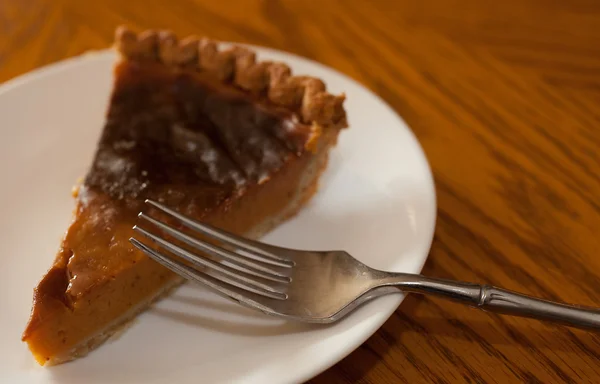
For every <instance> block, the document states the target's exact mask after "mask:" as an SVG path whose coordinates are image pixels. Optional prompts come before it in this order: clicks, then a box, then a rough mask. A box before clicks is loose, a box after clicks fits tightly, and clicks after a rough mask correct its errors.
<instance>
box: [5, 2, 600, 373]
mask: <svg viewBox="0 0 600 384" xmlns="http://www.w3.org/2000/svg"><path fill="white" fill-rule="evenodd" d="M120 23H127V24H129V25H130V26H132V27H134V28H136V29H143V28H150V27H165V26H169V27H172V29H173V30H174V31H175V32H176V33H177V34H179V35H186V34H190V33H196V34H201V35H209V36H211V37H214V38H218V39H222V40H233V41H241V42H247V43H253V44H259V45H266V46H271V47H274V48H278V49H283V50H288V51H292V52H295V53H298V54H300V55H304V56H307V57H309V58H312V59H315V60H318V61H321V62H323V63H325V64H327V65H330V66H332V67H334V68H336V69H338V70H340V71H342V72H344V73H346V74H348V75H350V76H352V77H353V78H355V79H357V80H358V81H360V82H361V83H363V84H365V85H366V86H367V87H369V88H371V89H372V90H374V91H375V92H377V93H378V94H379V95H381V96H382V97H383V98H384V99H385V100H386V101H387V102H388V103H390V104H391V105H392V107H393V108H394V109H395V110H396V111H398V113H399V114H400V115H402V117H403V118H404V119H405V120H406V121H407V123H408V124H409V126H410V127H411V128H412V129H413V130H414V132H415V133H416V135H417V136H418V138H419V140H420V141H421V143H422V145H423V147H424V149H425V152H426V153H427V156H428V157H429V160H430V163H431V166H432V168H433V172H434V174H435V179H436V184H437V185H436V186H437V193H438V204H439V212H438V222H437V229H436V236H435V241H434V243H433V247H432V250H431V255H430V258H429V261H428V262H427V265H426V266H425V269H424V273H425V274H427V275H431V276H438V277H446V278H452V279H461V280H470V281H477V282H485V283H489V284H494V285H499V286H503V287H506V288H510V289H515V290H519V291H523V292H526V293H530V294H533V295H538V296H541V297H545V298H548V299H553V300H564V301H570V302H576V303H580V304H586V305H594V304H595V305H600V294H599V291H600V273H599V272H598V271H600V240H599V237H598V234H599V230H598V229H599V228H600V198H599V197H600V172H599V171H600V152H599V150H598V149H599V146H600V44H599V42H600V3H598V2H597V1H595V0H589V1H583V0H582V1H574V0H570V1H563V2H551V1H545V0H527V1H526V0H511V1H507V2H503V1H485V0H477V1H466V0H444V1H441V0H439V1H428V0H420V1H410V0H403V1H393V0H390V1H385V0H382V1H367V0H355V1H347V0H340V1H330V0H320V1H311V0H306V1H303V0H298V1H266V0H265V1H245V0H238V1H226V0H222V1H214V0H203V1H191V0H179V1H176V2H173V5H167V4H166V3H164V2H163V3H160V4H159V3H158V2H151V1H126V0H111V1H85V2H84V1H76V0H74V1H66V0H12V1H11V0H5V1H2V2H0V81H5V80H8V79H10V78H12V77H14V76H17V75H19V74H22V73H24V72H27V71H29V70H31V69H34V68H36V67H39V66H41V65H45V64H48V63H51V62H54V61H57V60H60V59H63V58H66V57H69V56H73V55H76V54H79V53H82V52H84V51H86V50H89V49H98V48H104V47H106V46H108V45H109V43H110V42H111V39H112V34H113V30H114V27H115V26H116V25H118V24H120ZM350 97H352V96H351V95H350ZM350 123H352V122H350ZM599 359H600V338H599V337H598V336H597V335H594V334H591V333H586V332H583V331H578V330H573V329H567V328H563V327H559V326H555V325H550V324H543V323H540V322H536V321H533V320H525V319H516V318H509V317H500V316H497V315H491V314H486V313H483V312H479V311H475V310H472V309H468V308H465V307H462V306H460V305H456V304H453V303H449V302H445V301H442V300H438V299H433V298H429V297H417V296H411V297H408V298H407V299H406V300H405V302H404V303H403V304H402V306H401V308H400V309H399V310H398V311H396V313H395V314H394V315H393V316H392V317H391V318H390V319H389V321H388V322H387V323H386V324H385V325H384V326H383V328H381V329H380V330H379V331H378V332H377V333H376V334H375V335H374V336H373V337H372V338H371V339H370V340H369V341H367V342H366V343H365V344H364V345H362V346H361V347H360V348H359V349H358V350H356V351H355V352H354V353H352V354H351V355H350V356H349V357H347V358H346V359H344V360H343V361H342V362H340V363H339V364H337V365H336V366H334V367H333V368H331V369H330V370H328V371H326V372H325V373H323V374H322V375H320V376H319V377H317V378H315V379H314V382H315V383H355V382H361V383H396V382H408V383H419V382H435V383H449V382H477V383H481V382H490V383H494V382H497V383H511V382H530V383H559V382H572V383H583V382H600V365H599V364H598V362H599Z"/></svg>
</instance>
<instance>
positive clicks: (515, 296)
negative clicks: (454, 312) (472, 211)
mask: <svg viewBox="0 0 600 384" xmlns="http://www.w3.org/2000/svg"><path fill="white" fill-rule="evenodd" d="M386 275H387V276H382V277H381V279H378V280H380V281H379V282H380V284H377V286H379V287H386V286H388V287H389V286H395V287H398V288H400V289H401V290H402V291H406V292H413V293H420V294H428V295H429V294H430V295H435V296H440V297H444V298H447V299H451V300H454V301H458V302H461V303H464V304H467V305H470V306H472V307H475V308H479V309H482V310H484V311H489V312H495V313H501V314H506V315H513V316H521V317H529V318H533V319H538V320H547V321H552V322H556V323H561V324H564V325H568V326H572V327H577V328H586V329H600V309H598V308H590V307H583V306H576V305H568V304H563V303H557V302H552V301H548V300H543V299H538V298H535V297H532V296H527V295H524V294H521V293H517V292H514V291H509V290H507V289H503V288H497V287H493V286H490V285H479V284H473V283H463V282H458V281H452V280H445V279H436V278H431V277H425V276H421V275H410V274H402V273H399V274H387V273H386Z"/></svg>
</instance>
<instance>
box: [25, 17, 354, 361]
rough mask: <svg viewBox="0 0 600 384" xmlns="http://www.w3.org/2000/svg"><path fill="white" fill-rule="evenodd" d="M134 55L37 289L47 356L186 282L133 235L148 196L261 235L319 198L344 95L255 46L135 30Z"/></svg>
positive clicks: (94, 339) (95, 340)
mask: <svg viewBox="0 0 600 384" xmlns="http://www.w3.org/2000/svg"><path fill="white" fill-rule="evenodd" d="M117 48H118V50H119V52H120V53H121V55H122V60H120V62H119V63H117V65H116V67H115V83H114V88H113V93H112V96H111V102H110V106H109V109H108V112H107V117H106V122H105V126H104V130H103V133H102V135H101V138H100V141H99V144H98V149H97V152H96V155H95V158H94V161H93V163H92V165H91V168H90V169H89V171H88V174H87V176H86V177H85V179H84V180H83V182H82V183H81V184H80V185H79V187H78V189H77V192H76V210H75V217H74V221H73V223H72V224H71V226H70V228H69V229H68V231H67V233H66V235H65V237H64V239H63V242H62V245H61V248H60V250H59V252H58V254H57V256H56V259H55V261H54V264H53V266H52V267H51V269H50V270H49V271H48V273H47V274H46V275H45V276H44V277H43V279H42V281H41V282H40V283H39V285H38V287H37V288H36V290H35V293H34V305H33V309H32V314H31V319H30V322H29V324H28V326H27V328H26V330H25V332H24V334H23V340H24V341H27V342H28V344H29V347H30V349H31V350H32V352H33V354H34V356H35V357H36V359H37V360H38V361H39V362H40V363H42V364H44V363H45V362H50V363H53V364H54V363H60V362H63V361H68V360H71V359H73V358H76V357H78V356H80V355H83V354H85V353H87V351H88V350H89V349H92V348H93V347H95V346H96V345H97V344H99V343H101V342H102V340H103V339H104V338H105V337H107V336H109V334H110V333H111V332H112V331H111V330H110V329H109V328H110V327H113V326H115V325H118V323H121V322H123V321H125V320H127V319H128V318H130V317H131V316H133V315H135V313H136V312H137V311H139V309H141V308H142V307H143V306H145V305H147V304H148V303H149V302H150V301H151V300H152V299H154V298H155V297H156V296H157V295H158V294H159V293H161V292H162V291H163V290H164V289H165V288H166V287H169V286H172V285H173V284H175V283H176V282H177V281H179V278H178V277H176V276H175V275H174V274H172V273H171V272H169V271H168V270H166V269H165V268H163V267H162V266H160V265H158V264H157V263H155V262H154V261H152V260H150V259H148V258H147V257H146V256H145V255H144V254H142V253H141V252H139V251H137V250H136V249H135V248H134V247H133V246H132V245H131V244H130V243H129V238H130V237H131V235H132V230H131V227H132V226H133V225H134V223H135V220H136V216H137V214H138V212H140V211H141V210H142V205H143V201H144V200H145V199H153V200H156V201H159V202H161V203H163V204H165V205H167V206H169V207H172V208H174V209H176V210H178V211H180V212H182V213H184V214H186V215H189V216H191V217H194V218H196V219H199V220H205V221H208V222H211V223H213V224H215V225H218V226H221V227H223V228H225V229H227V230H230V231H233V232H237V233H240V234H254V235H260V234H261V233H264V232H265V231H268V230H269V229H271V228H272V227H273V226H274V225H276V224H277V223H278V222H279V221H280V220H281V219H284V218H286V217H288V216H291V215H292V214H294V213H295V211H297V209H298V208H300V206H301V205H302V204H303V203H304V202H305V201H306V200H307V199H308V198H309V197H310V196H311V195H312V193H314V189H315V184H316V180H317V178H318V175H319V173H320V171H321V170H322V169H323V167H324V166H325V162H326V159H327V151H328V149H329V147H331V146H332V145H333V144H334V143H335V141H336V138H337V134H338V132H339V129H341V128H343V127H345V126H346V122H345V113H344V110H343V108H342V102H343V97H340V96H333V95H330V94H328V93H326V92H325V88H324V84H322V82H321V81H320V80H318V79H313V78H309V77H294V76H291V73H290V71H289V68H287V66H285V65H283V64H278V63H265V62H257V61H256V59H255V56H254V53H253V52H252V51H249V50H246V49H244V48H239V47H233V48H230V49H228V50H218V49H217V46H216V44H215V43H214V42H212V41H210V40H199V39H186V40H182V41H178V40H177V39H175V38H174V37H173V35H172V34H170V33H157V32H152V31H150V32H146V33H145V34H140V35H136V34H134V33H132V32H130V31H128V30H125V29H121V30H119V31H118V33H117Z"/></svg>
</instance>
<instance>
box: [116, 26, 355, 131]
mask: <svg viewBox="0 0 600 384" xmlns="http://www.w3.org/2000/svg"><path fill="white" fill-rule="evenodd" d="M115 45H116V49H117V51H118V52H119V53H120V54H121V55H122V57H123V58H125V59H127V60H131V61H150V62H159V63H162V64H165V65H168V66H173V67H178V68H189V69H194V70H197V71H203V72H212V73H214V75H215V77H216V78H218V79H219V80H220V81H222V82H223V83H226V84H231V85H235V86H236V87H238V88H241V89H243V90H245V91H247V92H249V93H251V94H253V95H255V96H257V97H259V98H264V99H266V100H268V101H269V102H271V103H273V104H275V105H278V106H282V107H286V108H289V109H291V110H293V111H295V112H296V113H297V114H298V117H299V118H300V120H301V121H302V122H303V123H305V124H312V123H316V124H319V125H321V126H323V127H328V126H335V127H337V128H343V127H346V126H347V122H346V112H345V111H344V108H343V102H344V99H345V96H344V95H343V94H342V95H332V94H330V93H328V92H327V90H326V87H325V83H323V81H321V80H319V79H317V78H314V77H309V76H292V72H291V69H290V68H289V67H288V66H287V65H286V64H284V63H276V62H270V61H257V59H256V52H254V51H252V50H250V49H248V48H246V47H241V46H235V45H234V46H231V47H230V48H226V49H222V50H220V49H219V45H218V42H216V41H214V40H210V39H207V38H198V37H193V36H190V37H187V38H185V39H181V40H178V39H177V37H176V36H175V35H174V34H173V33H171V32H169V31H154V30H148V31H145V32H142V33H139V34H136V33H135V32H133V31H131V30H130V29H128V28H126V27H123V26H121V27H119V28H117V30H116V33H115Z"/></svg>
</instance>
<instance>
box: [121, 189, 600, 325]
mask: <svg viewBox="0 0 600 384" xmlns="http://www.w3.org/2000/svg"><path fill="white" fill-rule="evenodd" d="M146 203H148V204H150V205H151V206H152V207H154V208H156V209H158V211H159V212H162V214H166V217H168V220H169V222H171V221H173V222H175V223H177V225H175V226H171V225H167V224H165V223H164V222H162V221H160V220H157V219H156V218H153V217H151V216H149V215H147V214H145V213H143V212H142V213H140V214H139V218H140V223H141V222H144V223H145V224H146V225H145V227H147V224H151V226H153V227H154V229H155V230H156V229H158V230H160V231H162V232H163V233H164V234H166V235H168V237H169V238H173V239H176V242H173V241H169V240H166V239H165V237H164V236H159V235H156V234H154V233H152V232H151V231H149V230H148V229H144V228H142V227H140V225H136V226H135V227H134V230H135V231H137V232H138V233H139V234H140V235H142V236H143V237H145V238H147V239H150V240H151V242H152V243H154V245H155V247H151V246H149V245H147V244H145V243H143V242H141V241H140V240H138V239H137V238H133V237H132V238H131V239H130V241H131V242H132V243H133V245H134V246H136V247H137V248H139V249H140V250H142V251H143V252H144V253H146V254H147V255H148V256H150V257H151V258H153V259H154V260H156V261H157V262H159V263H161V264H162V265H164V266H166V267H167V268H169V269H171V270H173V271H175V272H176V273H178V274H179V275H181V276H183V277H185V278H187V279H189V280H192V281H196V282H199V283H202V284H205V285H207V286H209V287H210V288H212V289H214V290H216V291H217V292H218V293H220V294H222V295H224V296H226V297H229V298H231V299H233V300H235V301H237V302H239V303H240V304H242V305H245V306H248V307H250V308H254V309H258V310H260V311H262V312H264V313H266V314H269V315H276V316H281V317H284V318H287V319H290V320H298V321H304V322H312V323H331V322H334V321H336V320H339V319H341V318H342V317H344V316H345V315H347V314H348V313H350V312H351V311H352V310H353V309H355V308H356V307H358V306H359V305H361V304H362V303H364V302H366V301H369V300H371V299H374V298H376V297H378V296H382V295H386V294H390V293H397V292H400V291H402V292H414V293H420V294H431V295H435V296H440V297H443V298H447V299H451V300H454V301H458V302H461V303H463V304H467V305H470V306H472V307H475V308H479V309H483V310H486V311H490V312H496V313H502V314H508V315H516V316H523V317H530V318H535V319H540V320H549V321H553V322H558V323H562V324H565V325H569V326H574V327H579V328H588V329H598V328H600V310H599V309H594V308H585V307H580V306H573V305H566V304H560V303H555V302H551V301H547V300H542V299H538V298H534V297H531V296H526V295H523V294H520V293H516V292H512V291H509V290H506V289H502V288H496V287H492V286H489V285H479V284H473V283H465V282H458V281H451V280H444V279H437V278H432V277H426V276H422V275H416V274H408V273H392V272H384V271H380V270H376V269H373V268H370V267H368V266H366V265H365V264H363V263H361V262H360V261H358V260H356V259H355V258H353V257H352V256H350V255H349V254H348V253H347V252H344V251H301V250H294V249H288V248H282V247H277V246H273V245H268V244H263V243H260V242H257V241H253V240H249V239H245V238H242V237H240V236H237V235H234V234H231V233H228V232H225V231H223V230H220V229H217V228H214V227H212V226H209V225H207V224H203V223H199V222H196V221H194V220H191V219H189V218H187V217H185V216H184V215H181V214H179V213H178V212H175V211H173V210H172V209H169V208H167V207H165V206H163V205H162V204H159V203H156V202H154V201H150V200H146ZM175 227H181V228H187V231H186V232H190V230H191V232H192V233H194V236H190V235H189V234H187V233H184V232H183V231H181V230H179V229H176V228H175ZM154 232H156V231H154ZM183 244H186V246H183ZM155 248H158V250H157V249H155ZM161 250H162V251H161ZM164 250H166V251H168V252H164Z"/></svg>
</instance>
